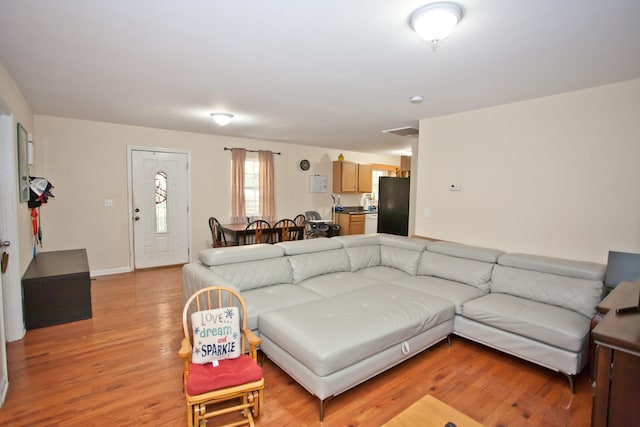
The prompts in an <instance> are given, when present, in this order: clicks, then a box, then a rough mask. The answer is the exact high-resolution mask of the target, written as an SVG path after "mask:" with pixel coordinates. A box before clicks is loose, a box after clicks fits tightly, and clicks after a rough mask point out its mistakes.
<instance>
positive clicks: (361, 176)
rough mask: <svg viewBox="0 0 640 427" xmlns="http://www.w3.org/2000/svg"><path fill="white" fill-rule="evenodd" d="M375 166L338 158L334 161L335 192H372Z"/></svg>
mask: <svg viewBox="0 0 640 427" xmlns="http://www.w3.org/2000/svg"><path fill="white" fill-rule="evenodd" d="M372 172H373V168H372V166H371V165H368V164H358V163H355V162H346V161H344V160H337V161H334V162H333V192H334V193H371V191H372V190H373V187H372Z"/></svg>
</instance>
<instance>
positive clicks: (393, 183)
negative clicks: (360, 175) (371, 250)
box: [378, 176, 410, 236]
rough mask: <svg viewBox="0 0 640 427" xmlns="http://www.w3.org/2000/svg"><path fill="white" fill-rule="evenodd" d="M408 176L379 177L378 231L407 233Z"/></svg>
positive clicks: (401, 234) (398, 233)
mask: <svg viewBox="0 0 640 427" xmlns="http://www.w3.org/2000/svg"><path fill="white" fill-rule="evenodd" d="M409 182H410V181H409V178H393V177H390V176H382V177H380V181H379V182H378V191H379V194H378V233H389V234H397V235H400V236H407V235H408V234H409V189H410V186H409Z"/></svg>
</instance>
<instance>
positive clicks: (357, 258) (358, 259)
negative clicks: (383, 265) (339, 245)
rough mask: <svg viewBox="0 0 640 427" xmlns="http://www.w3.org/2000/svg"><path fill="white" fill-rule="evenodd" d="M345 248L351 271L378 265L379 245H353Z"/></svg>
mask: <svg viewBox="0 0 640 427" xmlns="http://www.w3.org/2000/svg"><path fill="white" fill-rule="evenodd" d="M345 250H346V251H347V254H348V255H349V262H350V263H351V271H358V270H362V269H363V268H367V267H377V266H379V265H380V245H369V246H354V247H348V248H346V249H345Z"/></svg>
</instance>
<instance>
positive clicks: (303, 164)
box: [300, 159, 311, 171]
mask: <svg viewBox="0 0 640 427" xmlns="http://www.w3.org/2000/svg"><path fill="white" fill-rule="evenodd" d="M310 166H311V164H310V163H309V160H307V159H304V160H300V169H302V170H303V171H308V170H309V167H310Z"/></svg>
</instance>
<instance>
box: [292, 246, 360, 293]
mask: <svg viewBox="0 0 640 427" xmlns="http://www.w3.org/2000/svg"><path fill="white" fill-rule="evenodd" d="M321 240H331V239H321ZM287 258H288V259H289V263H290V264H291V271H292V273H293V283H294V284H298V283H300V282H301V281H303V280H306V279H309V278H311V277H315V276H320V275H322V274H329V273H336V272H338V271H351V266H350V265H349V256H348V255H347V252H346V251H345V250H344V249H334V250H329V251H322V252H313V253H303V254H300V255H290V256H287Z"/></svg>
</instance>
